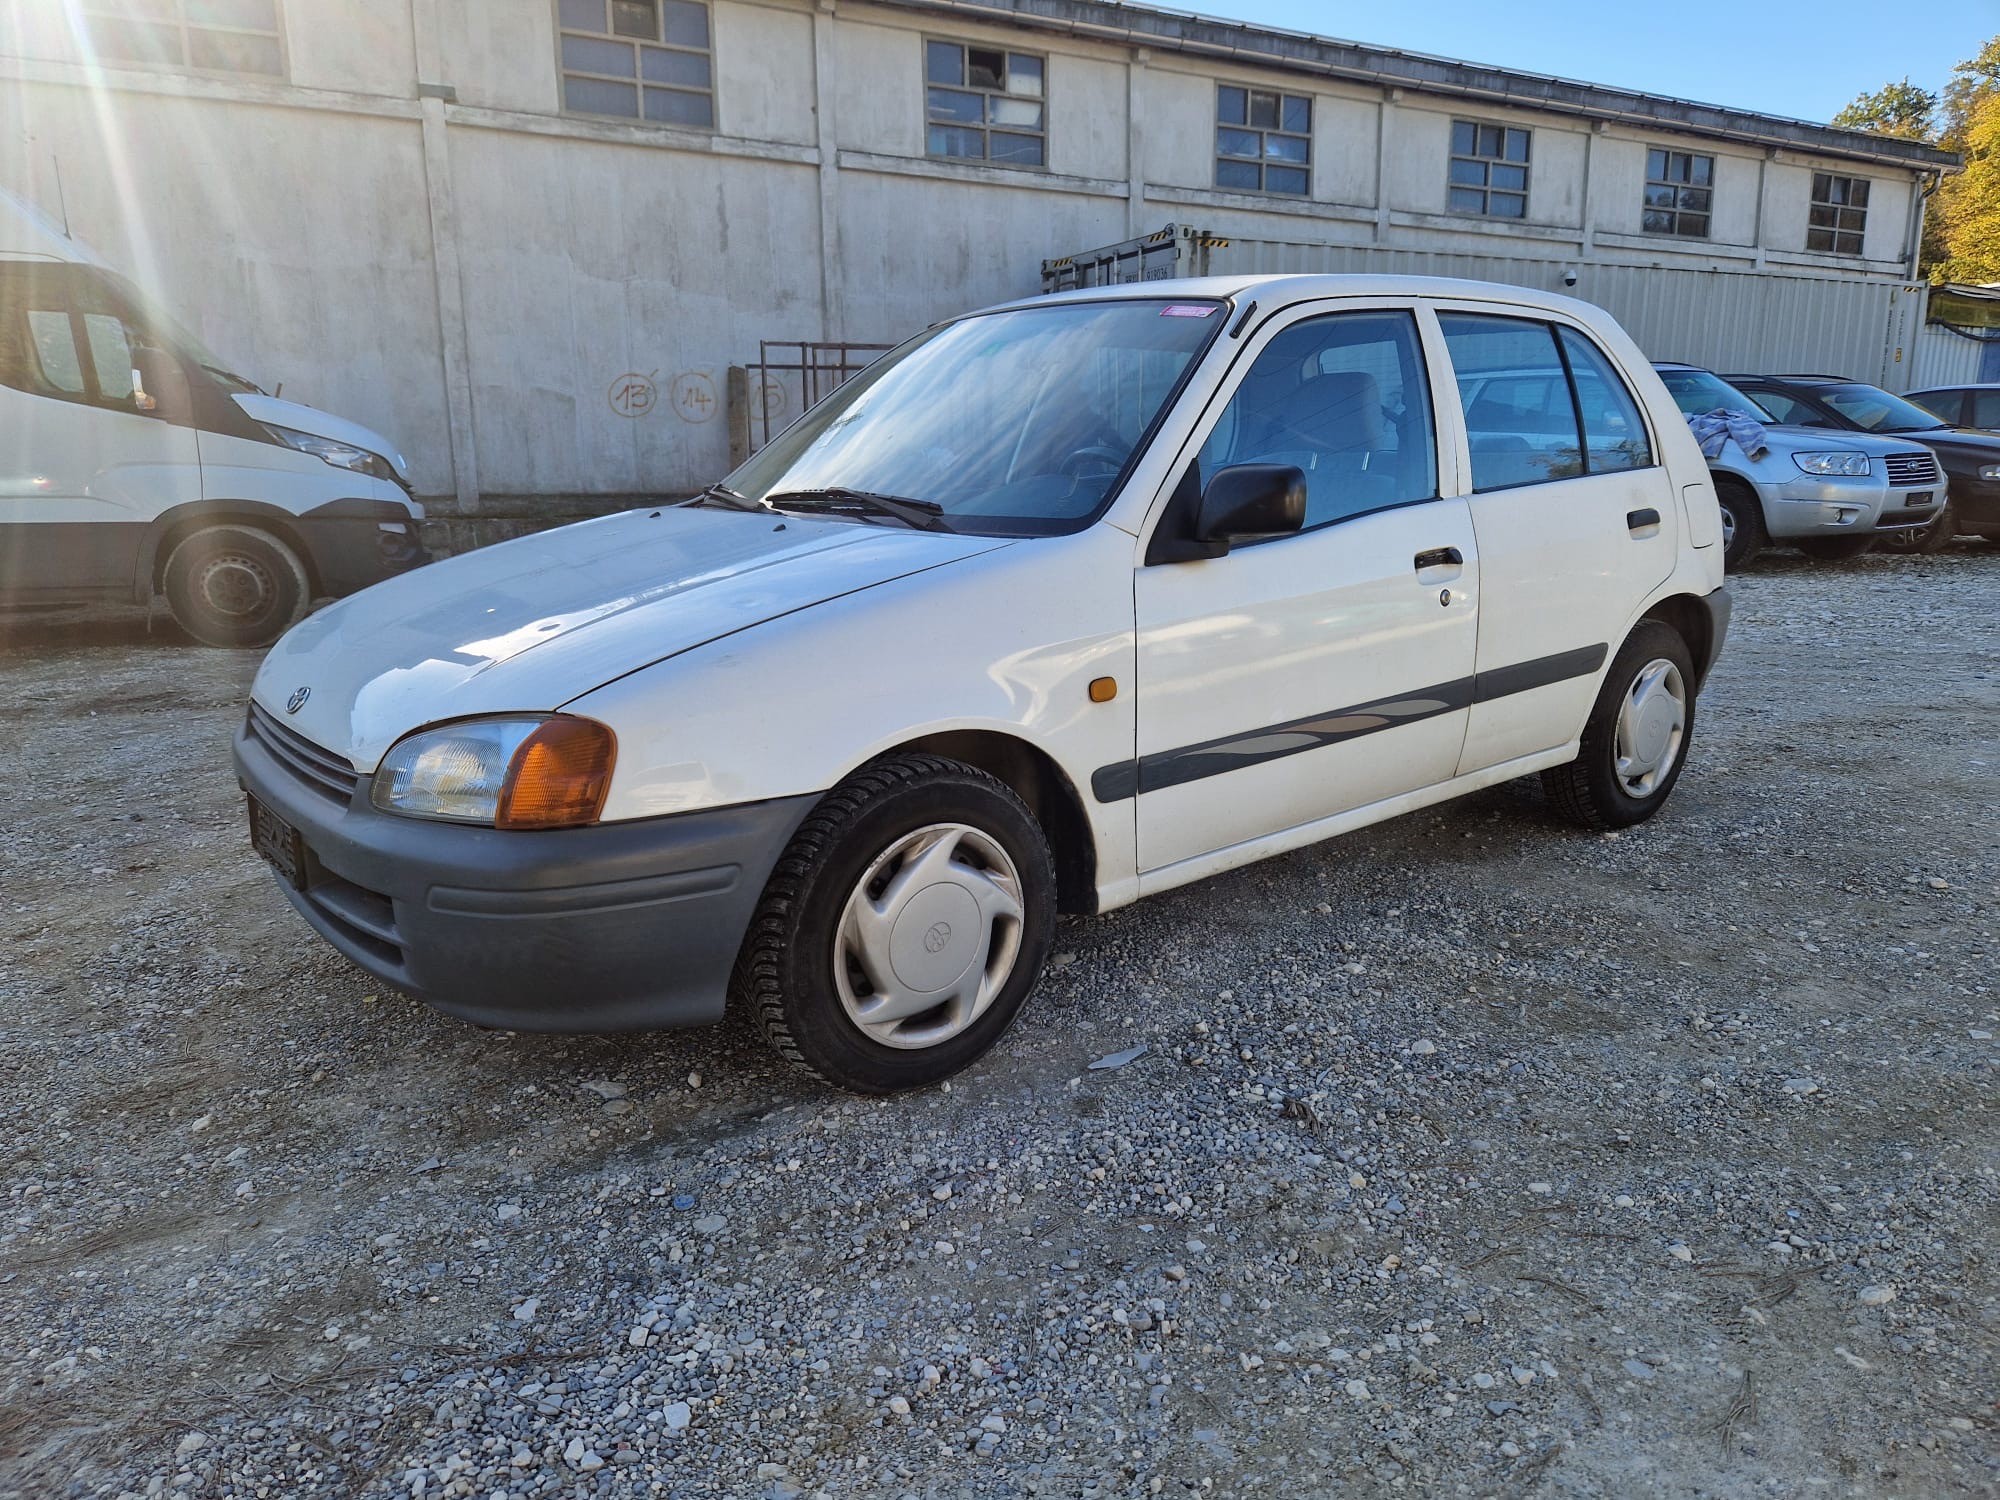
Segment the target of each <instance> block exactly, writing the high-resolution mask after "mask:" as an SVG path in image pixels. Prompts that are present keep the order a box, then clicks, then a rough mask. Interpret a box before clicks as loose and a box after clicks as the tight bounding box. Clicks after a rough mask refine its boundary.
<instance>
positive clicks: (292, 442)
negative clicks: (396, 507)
mask: <svg viewBox="0 0 2000 1500" xmlns="http://www.w3.org/2000/svg"><path fill="white" fill-rule="evenodd" d="M264 430H265V431H266V432H268V433H270V434H271V436H272V437H274V438H276V439H277V440H278V441H279V442H281V443H283V444H284V445H285V446H286V447H287V448H296V449H298V450H299V452H301V453H310V454H311V455H312V456H313V457H314V458H323V459H325V460H326V461H327V462H328V463H330V464H332V465H333V466H334V467H335V468H336V469H352V470H353V471H354V472H355V473H357V474H366V475H367V476H368V477H369V478H370V479H386V480H388V481H389V483H391V484H395V483H397V482H398V481H397V479H396V466H395V465H394V464H392V463H390V462H389V460H388V459H386V458H384V457H383V456H382V455H381V454H379V453H370V452H369V451H368V450H367V449H366V448H357V447H355V446H354V444H352V443H341V442H336V441H334V439H332V438H327V437H321V436H319V435H318V434H317V433H312V432H300V431H299V430H298V429H297V428H295V427H279V426H277V425H275V424H274V423H270V422H266V423H265V424H264Z"/></svg>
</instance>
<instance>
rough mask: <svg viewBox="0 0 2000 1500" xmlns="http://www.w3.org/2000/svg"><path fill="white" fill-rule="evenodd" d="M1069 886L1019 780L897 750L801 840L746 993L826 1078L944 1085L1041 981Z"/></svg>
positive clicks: (767, 896)
mask: <svg viewBox="0 0 2000 1500" xmlns="http://www.w3.org/2000/svg"><path fill="white" fill-rule="evenodd" d="M1055 886H1056V877H1055V865H1054V861H1053V860H1052V859H1051V858H1050V855H1049V846H1048V841H1047V839H1046V838H1044V837H1043V835H1042V830H1041V828H1040V826H1039V825H1038V824H1037V823H1036V822H1035V818H1034V815H1033V814H1032V813H1030V812H1029V811H1028V808H1027V806H1026V804H1024V803H1023V802H1022V801H1021V799H1020V798H1019V797H1017V796H1015V795H1014V793H1013V791H1012V790H1011V789H1010V788H1008V787H1007V786H1005V785H1004V784H1002V783H1001V782H999V781H997V780H995V779H994V778H993V777H991V776H988V775H987V774H986V773H985V772H984V771H979V770H976V769H974V768H973V767H971V766H968V765H964V764H962V763H961V762H959V761H955V760H947V759H945V758H943V757H941V756H935V755H892V756H886V757H884V758H883V759H881V760H877V761H874V762H871V763H870V764H869V765H866V766H864V767H862V768H861V769H860V770H859V771H857V772H855V773H854V774H853V775H852V776H850V777H848V778H847V780H845V781H843V782H842V783H841V784H840V785H839V786H837V787H835V788H834V789H833V790H832V791H830V792H828V793H827V794H826V796H824V797H823V798H821V799H820V802H819V805H818V806H817V807H815V808H814V809H813V810H812V812H811V813H810V814H808V815H807V817H806V820H805V822H804V823H803V824H801V825H800V827H799V831H798V832H797V833H796V834H794V835H793V836H792V842H791V844H790V845H789V846H788V847H787V848H786V850H785V853H784V855H783V856H782V857H781V858H780V859H779V861H778V867H777V870H776V871H775V872H774V873H773V874H772V876H771V880H770V884H768V885H767V886H766V887H765V888H764V895H763V899H762V900H761V901H760V902H759V904H758V907H757V912H756V915H755V916H753V917H752V918H751V921H750V930H749V932H748V933H747V934H746V935H745V937H744V940H743V949H742V951H741V953H740V954H738V956H737V960H736V972H735V976H734V979H733V981H732V985H731V990H732V996H733V998H734V1000H735V1001H736V1003H738V1004H740V1005H746V1006H749V1007H751V1008H752V1010H753V1011H754V1012H755V1014H756V1016H757V1019H758V1021H759V1023H760V1024H761V1025H762V1026H763V1029H764V1035H765V1036H766V1037H768V1038H769V1039H770V1042H771V1045H772V1046H774V1047H776V1048H777V1049H778V1051H779V1052H781V1053H782V1054H784V1056H785V1057H786V1058H787V1059H789V1060H790V1061H791V1062H792V1063H794V1064H795V1065H797V1066H798V1067H800V1068H803V1069H804V1070H805V1071H807V1072H808V1073H811V1074H813V1075H815V1076H816V1077H818V1078H820V1079H822V1080H824V1081H825V1082H827V1083H831V1084H834V1085H836V1086H838V1087H840V1088H844V1089H851V1090H853V1091H854V1092H856V1093H862V1094H888V1093H894V1092H896V1091H897V1090H899V1089H911V1088H921V1087H923V1086H924V1085H926V1084H932V1083H937V1082H939V1081H940V1080H942V1079H946V1078H949V1077H951V1075H952V1074H954V1073H956V1072H958V1071H959V1070H960V1069H962V1068H964V1067H966V1066H967V1065H969V1064H970V1063H972V1062H973V1061H974V1060H976V1059H977V1058H978V1057H980V1056H981V1055H982V1054H983V1053H985V1052H986V1051H987V1049H988V1048H990V1047H992V1045H993V1044H994V1043H995V1042H997V1041H998V1040H999V1039H1000V1036H1001V1033H1003V1032H1004V1031H1006V1029H1007V1027H1008V1026H1009V1025H1010V1024H1011V1023H1012V1021H1013V1019H1014V1016H1015V1014H1016V1013H1017V1012H1018V1011H1019V1010H1020V1009H1021V1005H1022V1002H1023V1001H1025V1000H1026V999H1027V997H1028V991H1029V990H1031V989H1032V988H1034V984H1035V981H1036V979H1037V978H1038V977H1039V976H1040V974H1041V970H1042V962H1043V960H1044V959H1045V958H1046V957H1047V955H1048V949H1049V943H1050V941H1051V939H1052V937H1053V936H1054V932H1055Z"/></svg>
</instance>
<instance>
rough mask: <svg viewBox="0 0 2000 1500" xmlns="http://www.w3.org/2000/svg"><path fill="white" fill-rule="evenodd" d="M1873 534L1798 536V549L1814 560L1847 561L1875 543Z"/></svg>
mask: <svg viewBox="0 0 2000 1500" xmlns="http://www.w3.org/2000/svg"><path fill="white" fill-rule="evenodd" d="M1875 540H1876V538H1875V534H1874V533H1873V532H1870V533H1869V534H1868V535H1867V536H1808V537H1801V538H1799V551H1801V552H1803V553H1805V555H1806V556H1807V557H1810V558H1811V559H1812V560H1813V561H1814V562H1848V561H1850V560H1851V559H1853V558H1857V557H1859V556H1861V555H1862V553H1864V552H1866V551H1868V549H1869V548H1871V547H1873V546H1874V545H1875Z"/></svg>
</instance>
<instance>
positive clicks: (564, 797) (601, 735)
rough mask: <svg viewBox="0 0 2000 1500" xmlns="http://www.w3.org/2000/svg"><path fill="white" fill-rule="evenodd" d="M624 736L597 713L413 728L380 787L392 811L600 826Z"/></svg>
mask: <svg viewBox="0 0 2000 1500" xmlns="http://www.w3.org/2000/svg"><path fill="white" fill-rule="evenodd" d="M617 750H618V742H617V738H616V737H615V736H614V735H613V734H612V733H611V731H610V729H608V728H607V727H605V726H604V725H602V724H600V723H598V722H597V721H596V720H595V719H580V718H576V717H574V716H573V715H569V714H534V715H523V716H521V717H518V718H505V719H465V720H461V721H460V722H459V723H456V724H443V725H440V726H439V727H438V728H436V729H420V730H418V731H417V732H416V733H415V734H411V735H406V736H405V737H404V738H402V739H400V740H398V741H397V742H396V743H395V745H394V746H392V747H391V748H390V751H389V753H388V754H387V755H385V756H383V757H382V764H381V765H380V766H378V767H376V769H375V786H374V790H373V792H372V793H371V795H372V797H373V799H374V802H375V805H376V806H377V807H379V808H381V809H382V810H383V811H384V812H393V813H403V814H406V815H408V816H410V817H417V818H440V819H443V820H444V821H446V822H450V823H480V824H484V825H486V826H487V827H489V828H576V827H579V826H581V825H582V824H585V823H595V822H596V821H597V815H598V814H599V813H600V812H602V811H603V810H604V795H605V793H606V792H607V791H609V790H610V787H611V766H612V762H613V761H614V760H615V759H616V758H617Z"/></svg>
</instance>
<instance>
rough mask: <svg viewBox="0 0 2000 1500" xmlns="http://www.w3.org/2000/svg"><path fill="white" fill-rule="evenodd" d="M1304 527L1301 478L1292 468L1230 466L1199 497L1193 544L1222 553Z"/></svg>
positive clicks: (1295, 467)
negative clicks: (1235, 545)
mask: <svg viewBox="0 0 2000 1500" xmlns="http://www.w3.org/2000/svg"><path fill="white" fill-rule="evenodd" d="M1305 523H1306V476H1305V472H1304V470H1302V469H1300V468H1299V467H1298V465H1297V464H1231V465H1230V466H1229V467H1228V468H1226V469H1217V470H1216V471H1215V473H1214V475H1213V476H1211V477H1210V479H1209V481H1208V485H1207V487H1206V488H1204V489H1203V490H1202V492H1201V505H1200V507H1199V508H1198V509H1197V510H1196V512H1195V520H1194V539H1195V541H1196V542H1197V543H1207V544H1209V545H1211V546H1213V545H1216V544H1220V548H1221V552H1226V551H1228V550H1229V544H1230V543H1231V542H1251V541H1262V540H1263V539H1264V538H1266V537H1274V536H1289V535H1291V533H1293V532H1295V531H1297V530H1299V529H1300V528H1301V527H1303V526H1304V525H1305ZM1221 552H1217V553H1215V554H1212V555H1214V556H1220V555H1221Z"/></svg>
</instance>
